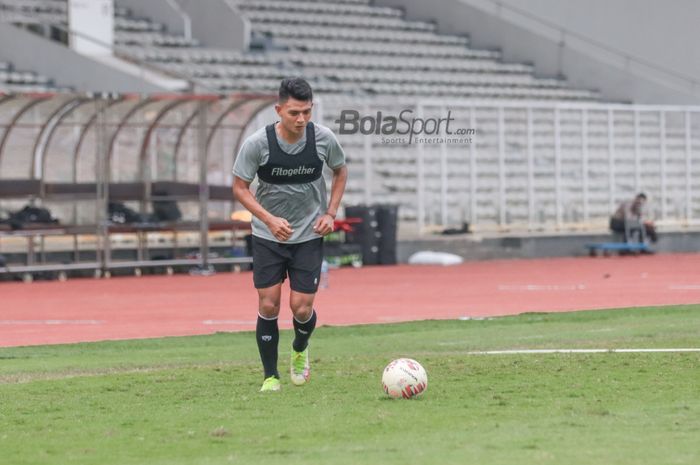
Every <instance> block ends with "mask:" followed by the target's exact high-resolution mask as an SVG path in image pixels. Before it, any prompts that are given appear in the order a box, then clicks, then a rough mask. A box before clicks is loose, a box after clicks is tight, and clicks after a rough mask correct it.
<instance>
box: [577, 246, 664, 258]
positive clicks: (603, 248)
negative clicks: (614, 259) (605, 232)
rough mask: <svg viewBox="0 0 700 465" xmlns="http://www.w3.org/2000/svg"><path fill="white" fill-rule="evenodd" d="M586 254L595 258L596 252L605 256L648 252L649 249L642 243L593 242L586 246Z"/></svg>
mask: <svg viewBox="0 0 700 465" xmlns="http://www.w3.org/2000/svg"><path fill="white" fill-rule="evenodd" d="M586 248H587V249H588V253H589V254H590V255H591V256H592V257H595V255H596V253H597V252H598V251H601V252H602V253H603V254H605V255H607V254H608V253H609V252H636V253H639V252H650V251H651V249H650V248H649V246H648V245H647V244H645V243H644V242H593V243H590V244H586Z"/></svg>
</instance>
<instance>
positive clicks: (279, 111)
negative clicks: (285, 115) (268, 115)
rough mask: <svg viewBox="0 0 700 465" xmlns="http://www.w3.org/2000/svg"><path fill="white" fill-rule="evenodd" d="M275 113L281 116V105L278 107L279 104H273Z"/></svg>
mask: <svg viewBox="0 0 700 465" xmlns="http://www.w3.org/2000/svg"><path fill="white" fill-rule="evenodd" d="M275 111H276V112H277V114H278V115H280V116H281V115H282V105H280V104H279V103H276V104H275Z"/></svg>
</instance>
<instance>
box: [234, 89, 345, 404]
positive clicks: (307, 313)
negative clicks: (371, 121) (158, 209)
mask: <svg viewBox="0 0 700 465" xmlns="http://www.w3.org/2000/svg"><path fill="white" fill-rule="evenodd" d="M312 108H313V95H312V91H311V86H309V84H308V82H306V81H305V80H304V79H301V78H286V79H284V80H282V82H281V84H280V88H279V99H278V101H277V104H276V105H275V111H276V112H277V115H278V116H279V121H278V122H276V123H274V124H270V125H268V126H266V127H264V128H261V129H259V130H258V131H256V132H255V133H253V134H252V135H251V136H250V137H248V138H247V139H246V140H245V141H244V143H243V145H242V146H241V150H240V152H239V153H238V156H237V157H236V161H235V163H234V166H233V175H234V181H233V194H234V196H235V198H236V199H238V201H239V202H240V203H241V204H242V205H243V206H244V207H246V208H247V209H248V210H249V211H250V212H251V213H252V214H253V219H252V228H253V244H252V246H253V283H254V285H255V288H256V289H257V290H258V298H259V300H258V320H257V325H256V330H255V336H256V339H257V343H258V350H259V352H260V359H261V361H262V365H263V370H264V372H265V377H264V381H263V385H262V388H261V389H260V391H279V389H280V379H279V378H280V376H279V372H278V371H277V356H278V343H279V330H278V326H277V318H278V316H279V312H280V296H281V292H282V282H283V281H284V280H285V278H286V277H287V275H288V276H289V285H290V288H291V293H290V298H289V306H290V307H291V310H292V313H293V316H294V342H293V344H292V353H291V367H290V375H291V379H292V383H293V384H295V385H297V386H301V385H303V384H305V383H306V382H308V380H309V375H310V366H309V349H308V343H309V337H310V336H311V333H312V332H313V330H314V328H315V327H316V311H315V310H314V308H313V304H314V297H315V296H316V291H317V290H318V284H319V280H320V275H321V263H322V261H323V236H325V235H326V234H328V233H330V232H332V231H333V220H334V219H335V216H336V213H337V211H338V207H339V206H340V201H341V198H342V197H343V192H344V191H345V183H346V180H347V167H346V166H345V153H344V152H343V149H342V148H341V146H340V144H339V143H338V140H337V139H336V137H335V135H334V134H333V133H332V132H331V130H330V129H328V128H327V127H325V126H321V125H320V124H314V123H312V122H311V121H310V120H311V111H312ZM324 163H325V164H326V165H328V167H329V168H330V169H331V170H332V171H333V179H332V183H331V196H330V201H328V200H327V198H326V197H327V195H326V183H325V180H324V178H323V176H322V171H323V165H324ZM256 176H257V177H258V187H257V190H256V192H255V195H253V193H252V192H251V190H250V184H251V183H252V182H253V180H254V179H255V177H256Z"/></svg>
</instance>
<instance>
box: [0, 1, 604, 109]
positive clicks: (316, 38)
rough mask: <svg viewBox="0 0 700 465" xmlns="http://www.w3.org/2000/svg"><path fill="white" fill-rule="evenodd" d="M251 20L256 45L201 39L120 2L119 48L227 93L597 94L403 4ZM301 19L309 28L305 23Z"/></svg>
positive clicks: (49, 12)
mask: <svg viewBox="0 0 700 465" xmlns="http://www.w3.org/2000/svg"><path fill="white" fill-rule="evenodd" d="M231 4H233V5H234V6H235V7H236V8H237V10H238V11H239V12H240V13H241V14H242V15H243V17H244V18H245V19H247V20H248V21H249V22H250V24H251V34H252V37H251V42H250V43H251V45H250V49H249V50H245V51H232V50H224V49H215V48H208V47H204V46H201V45H200V43H199V42H198V41H197V39H196V38H187V37H185V36H182V35H177V34H172V33H169V32H168V31H167V28H166V27H165V26H164V25H163V24H161V23H158V22H157V21H154V20H152V19H151V18H144V17H136V16H135V15H133V14H132V12H131V11H130V10H129V9H128V8H125V7H123V6H120V5H119V2H117V3H116V6H115V48H116V51H117V53H118V54H120V55H121V56H123V57H125V58H127V59H132V60H137V61H142V62H146V63H148V64H150V65H153V66H155V67H156V68H159V69H161V70H163V71H165V72H167V73H177V75H182V76H187V77H189V78H191V79H193V80H195V81H196V82H199V83H201V84H202V85H203V86H204V87H205V88H210V89H218V90H220V91H225V92H231V91H245V92H250V91H253V92H272V91H275V90H276V88H277V85H278V83H279V80H280V78H282V77H283V76H286V75H290V74H298V75H303V76H305V77H307V78H308V79H309V80H310V81H311V82H312V84H313V85H314V88H315V89H316V91H317V92H318V93H320V94H353V95H408V96H431V97H432V96H436V97H463V98H486V99H528V100H568V101H594V100H598V99H599V98H600V97H599V94H598V93H597V92H594V91H590V90H586V89H583V90H582V89H572V88H569V87H568V86H567V84H566V81H565V80H563V79H561V78H558V77H557V78H539V77H535V76H534V74H533V67H532V66H531V65H528V64H522V63H505V62H503V61H502V56H501V54H500V52H499V51H496V50H477V49H472V48H470V47H469V39H468V38H467V37H462V36H457V35H446V34H440V33H438V32H437V27H436V25H435V24H433V23H430V22H423V21H408V20H406V19H404V14H403V11H402V10H400V9H397V8H389V7H378V6H373V5H371V4H370V3H369V1H365V0H360V1H354V0H353V1H347V0H342V1H338V0H316V1H308V0H306V1H300V2H284V1H276V0H234V1H232V2H231ZM66 11H67V3H66V1H65V0H29V1H20V0H1V1H0V12H2V20H3V21H6V22H13V23H15V24H21V25H24V26H26V27H37V25H38V24H47V23H49V24H57V25H61V26H65V25H66V22H67V14H66ZM300 26H301V27H300Z"/></svg>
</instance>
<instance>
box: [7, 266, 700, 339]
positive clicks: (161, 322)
mask: <svg viewBox="0 0 700 465" xmlns="http://www.w3.org/2000/svg"><path fill="white" fill-rule="evenodd" d="M286 294H287V292H285V296H284V297H283V302H282V305H283V310H282V314H281V315H282V316H281V318H280V322H281V326H282V327H283V328H289V327H291V313H290V311H289V310H288V307H287V306H288V303H287V302H288V299H287V295H286ZM693 303H700V255H675V254H674V255H656V256H642V257H611V258H602V257H601V258H562V259H546V260H539V259H538V260H498V261H490V262H470V263H465V264H463V265H460V266H454V267H440V266H407V265H400V266H395V267H365V268H362V269H350V268H348V269H338V270H331V272H330V286H329V288H328V289H322V290H320V291H319V294H318V297H317V300H316V308H317V309H318V311H319V323H320V324H330V325H349V324H362V323H386V322H393V321H407V320H421V319H448V318H459V317H484V316H497V315H512V314H517V313H522V312H561V311H571V310H583V309H601V308H620V307H633V306H651V305H671V304H693ZM256 309H257V294H256V292H255V290H254V289H253V284H252V274H251V273H249V272H247V273H240V274H233V273H230V274H229V273H222V274H218V275H215V276H209V277H193V276H187V275H176V276H148V277H141V278H136V277H133V278H132V277H129V278H114V279H108V280H104V279H103V280H93V279H75V280H69V281H67V282H57V281H53V282H34V283H31V284H25V283H14V282H13V283H0V346H5V347H8V346H21V345H37V344H60V343H72V342H83V341H100V340H107V339H132V338H149V337H162V336H184V335H194V334H210V333H214V332H217V331H240V330H252V329H254V323H255V318H256V314H257V312H256Z"/></svg>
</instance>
